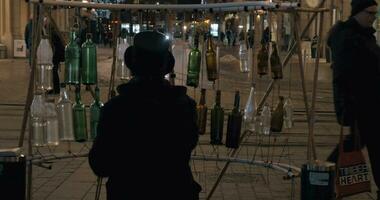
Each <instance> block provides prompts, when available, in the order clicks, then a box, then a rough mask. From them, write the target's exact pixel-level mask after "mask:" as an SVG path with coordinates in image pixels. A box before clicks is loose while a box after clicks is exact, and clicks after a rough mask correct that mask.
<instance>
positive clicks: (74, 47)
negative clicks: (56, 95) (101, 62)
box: [36, 31, 97, 91]
mask: <svg viewBox="0 0 380 200" xmlns="http://www.w3.org/2000/svg"><path fill="white" fill-rule="evenodd" d="M64 77H65V78H64V82H65V83H66V84H80V83H82V84H85V85H94V84H96V83H97V56H96V45H95V44H94V43H93V42H92V40H91V34H87V35H86V41H85V42H84V43H83V44H82V46H81V48H80V47H79V45H78V43H77V41H76V35H75V32H74V31H73V32H71V33H70V41H69V43H68V44H67V45H66V48H65V74H64ZM36 88H37V90H43V91H48V90H51V89H53V50H52V47H51V45H50V42H49V39H47V38H42V39H41V41H40V43H39V45H38V48H37V68H36Z"/></svg>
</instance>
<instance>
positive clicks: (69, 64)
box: [65, 31, 80, 84]
mask: <svg viewBox="0 0 380 200" xmlns="http://www.w3.org/2000/svg"><path fill="white" fill-rule="evenodd" d="M75 38H76V37H75V32H74V31H73V32H71V33H70V42H69V43H68V44H67V45H66V48H65V83H66V84H79V67H80V48H79V45H78V44H77V43H76V41H75Z"/></svg>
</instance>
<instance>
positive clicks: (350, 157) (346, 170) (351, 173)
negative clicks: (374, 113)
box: [336, 126, 371, 199]
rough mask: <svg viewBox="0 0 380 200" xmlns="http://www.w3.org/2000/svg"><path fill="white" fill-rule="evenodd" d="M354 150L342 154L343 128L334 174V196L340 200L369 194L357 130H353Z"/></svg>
mask: <svg viewBox="0 0 380 200" xmlns="http://www.w3.org/2000/svg"><path fill="white" fill-rule="evenodd" d="M354 130H355V131H354V133H353V134H354V140H355V141H354V143H355V148H354V149H353V150H352V151H349V152H344V148H343V143H344V141H343V126H341V129H340V141H339V156H338V162H337V173H336V196H337V199H340V198H342V197H345V196H350V195H354V194H359V193H362V192H371V183H370V176H369V172H368V166H367V163H366V160H365V158H364V156H363V153H362V151H361V149H360V147H359V146H360V145H359V144H360V141H359V140H360V138H359V133H358V131H357V129H356V128H355V129H354Z"/></svg>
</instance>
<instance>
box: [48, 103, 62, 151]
mask: <svg viewBox="0 0 380 200" xmlns="http://www.w3.org/2000/svg"><path fill="white" fill-rule="evenodd" d="M46 141H47V144H48V145H49V146H58V145H59V128H58V118H57V110H56V106H55V104H54V99H51V100H49V101H47V102H46Z"/></svg>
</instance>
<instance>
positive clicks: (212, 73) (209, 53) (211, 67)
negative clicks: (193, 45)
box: [206, 34, 218, 81]
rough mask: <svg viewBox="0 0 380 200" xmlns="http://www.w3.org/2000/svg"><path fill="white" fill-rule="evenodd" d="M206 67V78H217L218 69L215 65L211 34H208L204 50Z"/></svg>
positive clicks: (210, 79) (211, 79) (212, 79)
mask: <svg viewBox="0 0 380 200" xmlns="http://www.w3.org/2000/svg"><path fill="white" fill-rule="evenodd" d="M206 67H207V79H208V80H209V81H215V80H216V79H218V70H217V68H216V67H217V66H216V53H215V51H214V48H213V42H212V35H211V34H209V37H208V40H207V50H206Z"/></svg>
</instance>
